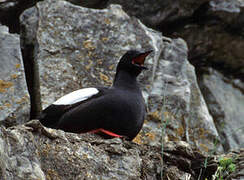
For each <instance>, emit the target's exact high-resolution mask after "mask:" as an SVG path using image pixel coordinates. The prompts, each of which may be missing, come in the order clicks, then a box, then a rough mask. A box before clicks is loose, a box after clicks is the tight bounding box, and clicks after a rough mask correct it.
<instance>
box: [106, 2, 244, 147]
mask: <svg viewBox="0 0 244 180" xmlns="http://www.w3.org/2000/svg"><path fill="white" fill-rule="evenodd" d="M111 3H116V4H120V5H122V7H123V9H124V11H126V12H127V13H128V14H129V15H130V16H135V17H137V18H139V19H140V20H141V21H142V22H143V23H145V24H146V25H147V26H149V27H152V28H154V29H157V30H159V31H161V32H162V33H163V34H164V35H165V36H169V37H181V38H183V39H184V40H185V41H186V42H187V45H188V48H189V53H188V60H189V61H190V62H191V64H193V65H194V67H195V68H196V72H197V76H198V81H199V83H200V84H205V85H207V84H211V83H206V82H201V81H202V79H203V78H201V77H202V76H205V73H206V76H208V74H211V71H210V72H209V71H207V72H206V71H205V69H208V68H209V67H211V68H213V69H215V70H217V71H219V72H220V73H221V74H223V76H224V77H225V78H227V79H232V80H230V81H226V82H225V83H226V85H228V86H232V84H234V88H233V92H232V91H231V90H230V91H229V93H230V92H231V93H233V94H236V93H235V91H239V92H241V94H239V95H238V97H240V99H243V97H244V96H243V86H244V82H243V77H244V61H243V59H244V57H243V53H242V49H243V23H244V21H243V6H244V2H243V1H240V0H206V1H205V0H201V1H194V0H187V1H167V0H166V1H165V0H162V1H150V2H149V1H143V0H142V1H139V2H138V1H137V2H136V3H135V2H134V1H128V0H125V1H124V0H123V1H120V0H118V1H117V0H116V1H115V0H110V1H108V4H111ZM211 76H215V74H212V75H211ZM232 81H235V82H238V85H237V86H236V85H235V84H236V83H232ZM201 87H202V86H200V89H201V91H205V90H204V89H205V88H203V89H202V88H201ZM204 87H205V86H204ZM206 88H207V89H211V91H212V93H213V94H218V91H219V90H217V89H216V88H212V87H206ZM223 88H224V87H223ZM203 95H204V98H206V102H207V104H208V103H209V102H210V101H211V100H210V101H209V99H208V95H207V94H205V93H204V94H203ZM205 95H206V97H205ZM225 100H226V101H224V102H223V101H221V103H218V105H217V106H218V107H219V108H220V109H222V110H223V109H226V107H227V106H229V105H230V104H229V103H227V102H232V103H234V101H231V98H230V99H228V97H225ZM210 106H214V105H213V104H211V103H210V104H209V105H208V107H210ZM233 107H236V109H235V110H234V108H232V109H233V110H234V111H231V112H230V111H226V112H225V115H224V116H225V117H226V116H228V117H230V118H231V119H232V120H231V121H229V120H228V121H229V122H235V123H233V124H238V123H240V124H244V119H243V114H242V112H240V111H239V110H238V109H243V108H244V107H243V104H242V103H239V104H238V105H234V104H233ZM213 108H215V107H213ZM212 113H213V114H212ZM210 114H211V115H212V116H213V117H214V121H215V122H216V126H219V123H218V122H220V121H221V122H225V121H226V120H225V118H224V116H222V117H220V116H218V118H217V119H215V118H216V113H214V112H213V111H212V110H210ZM227 124H228V123H227ZM232 128H233V129H232ZM230 129H232V131H236V130H237V129H238V131H239V132H243V128H242V130H241V131H240V130H239V128H236V127H234V126H231V128H230ZM222 131H225V130H222ZM220 133H221V132H220ZM224 134H225V133H224ZM226 134H229V132H228V133H227V132H226ZM225 136H226V135H225ZM222 137H223V136H222ZM228 137H229V136H228ZM228 137H227V136H226V138H227V139H229V140H230V141H233V142H226V143H227V144H229V145H226V148H225V150H228V149H233V148H236V147H237V146H239V145H238V144H239V143H237V142H242V139H243V138H242V136H239V135H237V136H235V139H236V140H234V139H232V138H228ZM227 141H228V140H227ZM236 141H237V142H236ZM240 144H243V143H240Z"/></svg>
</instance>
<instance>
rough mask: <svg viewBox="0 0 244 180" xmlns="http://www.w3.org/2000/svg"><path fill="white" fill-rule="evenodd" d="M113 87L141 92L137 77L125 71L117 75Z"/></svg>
mask: <svg viewBox="0 0 244 180" xmlns="http://www.w3.org/2000/svg"><path fill="white" fill-rule="evenodd" d="M113 87H116V88H126V89H135V90H137V89H138V90H139V86H138V83H137V80H136V75H134V74H131V73H129V72H126V71H123V70H120V71H118V72H117V73H116V74H115V78H114V82H113Z"/></svg>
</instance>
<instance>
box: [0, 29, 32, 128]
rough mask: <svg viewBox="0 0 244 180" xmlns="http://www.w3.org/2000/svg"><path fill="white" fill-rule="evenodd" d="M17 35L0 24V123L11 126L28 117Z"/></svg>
mask: <svg viewBox="0 0 244 180" xmlns="http://www.w3.org/2000/svg"><path fill="white" fill-rule="evenodd" d="M19 41H20V40H19V35H17V34H11V33H9V31H8V28H7V27H6V26H2V25H0V57H1V61H0V99H1V101H0V124H4V125H6V126H11V125H15V124H20V123H24V122H26V121H27V120H28V119H29V107H30V103H29V94H28V91H27V86H26V80H25V73H24V68H23V63H22V56H21V52H20V45H19Z"/></svg>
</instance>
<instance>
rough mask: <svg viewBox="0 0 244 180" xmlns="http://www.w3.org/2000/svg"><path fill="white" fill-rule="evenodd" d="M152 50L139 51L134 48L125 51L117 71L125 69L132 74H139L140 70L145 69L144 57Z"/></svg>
mask: <svg viewBox="0 0 244 180" xmlns="http://www.w3.org/2000/svg"><path fill="white" fill-rule="evenodd" d="M151 52H152V50H150V51H146V52H140V51H135V50H130V51H127V52H126V53H125V54H124V55H123V56H122V58H121V59H120V61H119V64H118V66H117V71H121V70H123V71H127V72H129V73H131V74H134V75H136V76H137V75H139V74H140V72H141V71H142V70H145V69H147V68H146V67H145V66H144V61H145V58H146V57H147V56H148V55H149V54H150V53H151Z"/></svg>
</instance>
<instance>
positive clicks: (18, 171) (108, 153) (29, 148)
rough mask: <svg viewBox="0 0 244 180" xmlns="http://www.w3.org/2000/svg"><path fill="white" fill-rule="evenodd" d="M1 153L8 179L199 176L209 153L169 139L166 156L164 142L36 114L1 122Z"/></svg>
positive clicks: (1, 164)
mask: <svg viewBox="0 0 244 180" xmlns="http://www.w3.org/2000/svg"><path fill="white" fill-rule="evenodd" d="M0 156H1V158H0V169H1V171H0V176H1V177H2V178H3V179H8V180H12V179H60V180H62V179H111V178H112V179H160V173H161V171H162V170H163V174H161V175H162V177H164V179H167V177H179V179H183V178H182V177H188V178H189V177H190V178H191V179H196V178H197V177H198V175H199V173H200V169H201V168H203V164H204V163H203V162H204V160H205V159H206V158H207V157H205V156H204V155H202V154H200V153H199V152H197V151H195V150H194V149H191V147H190V145H189V144H187V143H185V142H169V143H167V144H165V148H164V154H163V162H162V161H161V159H162V158H161V157H162V155H161V149H160V148H156V147H153V146H148V145H137V144H135V143H133V142H128V141H123V140H121V139H111V140H104V139H101V138H99V137H97V136H95V135H89V134H85V135H79V134H73V133H64V132H63V131H60V130H53V129H48V128H43V126H42V125H41V124H40V123H39V121H35V120H34V121H30V122H28V123H27V124H25V125H19V126H16V127H11V128H8V129H5V128H4V127H0ZM210 159H211V160H210ZM214 162H215V161H214V160H213V158H212V157H211V158H209V161H208V164H207V165H211V166H207V168H206V172H207V173H209V174H207V173H202V178H203V179H205V177H211V175H212V174H214V172H215V170H216V169H217V166H216V164H213V163H214ZM162 165H163V166H162ZM162 167H163V168H162ZM169 170H170V171H169ZM180 176H181V177H180Z"/></svg>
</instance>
